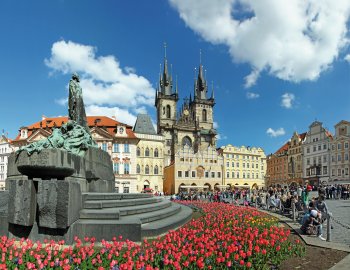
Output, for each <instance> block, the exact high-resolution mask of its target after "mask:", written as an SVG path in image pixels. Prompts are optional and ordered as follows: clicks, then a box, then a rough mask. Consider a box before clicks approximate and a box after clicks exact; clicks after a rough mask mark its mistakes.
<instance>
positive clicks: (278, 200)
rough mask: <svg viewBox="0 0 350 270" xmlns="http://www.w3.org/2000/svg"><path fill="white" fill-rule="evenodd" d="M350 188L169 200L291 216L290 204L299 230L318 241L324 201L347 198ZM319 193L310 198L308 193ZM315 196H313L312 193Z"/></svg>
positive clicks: (194, 193)
mask: <svg viewBox="0 0 350 270" xmlns="http://www.w3.org/2000/svg"><path fill="white" fill-rule="evenodd" d="M349 189H350V185H340V184H339V185H324V186H320V187H319V188H318V189H317V188H316V189H315V187H314V186H311V185H310V184H308V183H306V184H305V185H299V186H291V187H288V186H286V187H269V188H268V189H246V188H234V189H226V190H216V191H199V190H195V189H190V190H182V191H180V192H179V193H178V194H175V195H173V196H172V197H171V199H173V200H189V201H193V200H205V201H208V202H225V203H233V204H237V205H238V204H240V205H245V206H249V205H250V206H256V207H261V208H263V209H267V210H271V209H275V210H278V211H281V212H282V213H291V211H292V205H293V204H294V206H295V211H296V212H297V213H299V216H300V223H301V230H302V231H303V232H304V233H305V234H315V235H317V236H318V237H319V239H321V240H326V239H325V238H324V237H323V224H324V222H325V220H326V219H327V216H328V214H329V210H328V207H327V204H326V200H327V199H329V200H335V199H343V200H348V199H349ZM313 190H314V191H315V190H317V191H318V195H317V196H316V197H311V196H310V194H311V191H313ZM313 194H314V193H313Z"/></svg>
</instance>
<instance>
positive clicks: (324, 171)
mask: <svg viewBox="0 0 350 270" xmlns="http://www.w3.org/2000/svg"><path fill="white" fill-rule="evenodd" d="M327 173H328V172H327V166H323V174H327Z"/></svg>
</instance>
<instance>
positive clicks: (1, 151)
mask: <svg viewBox="0 0 350 270" xmlns="http://www.w3.org/2000/svg"><path fill="white" fill-rule="evenodd" d="M13 150H14V149H13V147H12V145H11V140H10V139H8V138H7V137H6V136H5V135H1V137H0V190H4V189H5V180H6V178H7V164H8V156H9V155H10V154H11V153H12V152H13Z"/></svg>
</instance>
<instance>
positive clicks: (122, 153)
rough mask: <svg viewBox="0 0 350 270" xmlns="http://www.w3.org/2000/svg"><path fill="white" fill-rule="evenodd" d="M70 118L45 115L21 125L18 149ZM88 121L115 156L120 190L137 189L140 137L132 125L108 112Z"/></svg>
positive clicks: (100, 142)
mask: <svg viewBox="0 0 350 270" xmlns="http://www.w3.org/2000/svg"><path fill="white" fill-rule="evenodd" d="M67 121H68V117H43V118H42V120H41V121H39V122H36V123H34V124H32V125H29V126H27V127H21V128H20V130H19V134H18V136H17V137H16V139H14V140H13V141H12V145H13V146H14V148H15V149H16V150H17V149H19V147H21V146H24V145H27V144H30V143H32V142H35V141H38V140H41V139H45V138H47V137H49V136H50V135H51V133H52V130H53V128H59V127H61V126H62V125H63V124H64V123H66V122H67ZM87 122H88V126H89V128H90V132H91V135H92V137H93V139H94V140H95V141H96V143H97V144H98V146H99V147H100V148H101V149H102V150H104V151H106V152H108V153H109V154H110V156H111V159H112V162H113V171H114V175H115V190H116V192H119V193H129V192H130V193H131V192H136V191H137V177H136V145H137V143H138V142H139V139H138V138H137V137H136V136H135V134H134V132H133V131H132V127H131V126H129V125H126V124H123V123H120V122H118V121H116V120H115V119H112V118H109V117H106V116H87Z"/></svg>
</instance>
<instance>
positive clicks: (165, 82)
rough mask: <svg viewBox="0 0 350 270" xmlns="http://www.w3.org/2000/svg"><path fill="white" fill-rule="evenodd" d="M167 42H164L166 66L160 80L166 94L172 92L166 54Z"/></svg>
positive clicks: (162, 89)
mask: <svg viewBox="0 0 350 270" xmlns="http://www.w3.org/2000/svg"><path fill="white" fill-rule="evenodd" d="M166 47H167V46H166V43H165V42H164V67H163V76H162V78H161V80H160V86H161V91H162V93H163V94H165V95H171V94H172V79H171V76H170V75H169V71H168V60H167V56H166Z"/></svg>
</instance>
